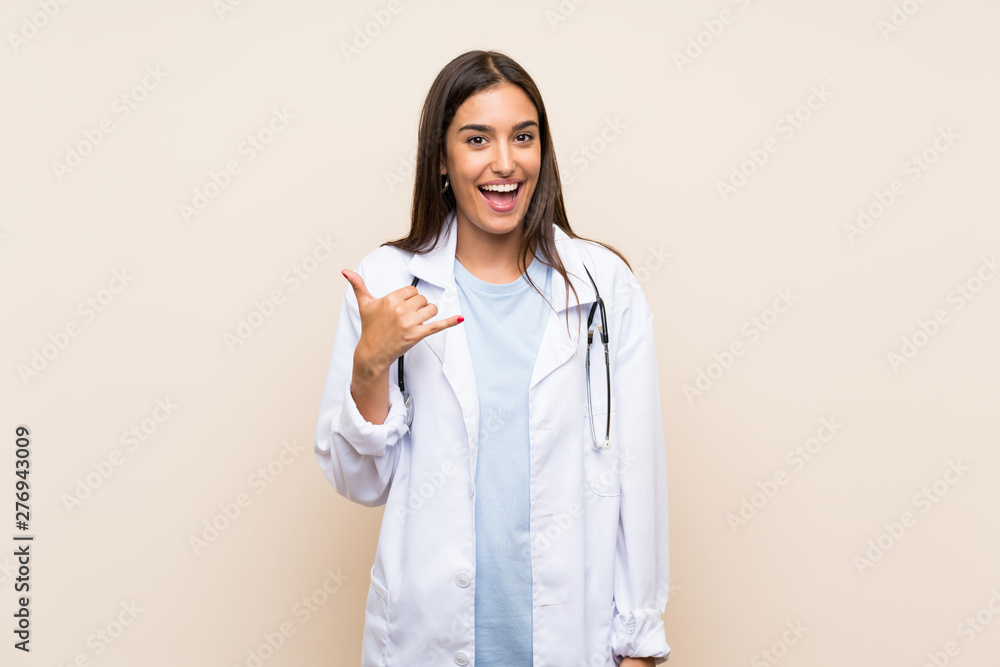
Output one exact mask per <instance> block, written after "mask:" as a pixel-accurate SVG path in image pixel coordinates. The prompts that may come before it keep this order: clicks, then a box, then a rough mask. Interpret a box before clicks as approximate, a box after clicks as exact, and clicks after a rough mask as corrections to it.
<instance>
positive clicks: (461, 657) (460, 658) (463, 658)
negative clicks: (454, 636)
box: [455, 651, 469, 665]
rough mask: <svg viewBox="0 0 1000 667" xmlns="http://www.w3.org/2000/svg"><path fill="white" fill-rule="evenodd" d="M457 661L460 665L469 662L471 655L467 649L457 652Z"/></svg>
mask: <svg viewBox="0 0 1000 667" xmlns="http://www.w3.org/2000/svg"><path fill="white" fill-rule="evenodd" d="M455 662H456V663H457V664H459V665H467V664H469V656H468V654H467V653H466V652H465V651H459V652H458V653H456V654H455Z"/></svg>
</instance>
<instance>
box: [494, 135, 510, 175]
mask: <svg viewBox="0 0 1000 667" xmlns="http://www.w3.org/2000/svg"><path fill="white" fill-rule="evenodd" d="M492 169H493V171H495V172H496V173H498V174H500V175H501V177H502V178H506V177H507V176H510V175H511V174H512V173H514V157H513V156H512V155H511V152H510V146H508V145H507V144H505V143H500V144H498V145H497V149H496V152H495V153H494V155H493V164H492Z"/></svg>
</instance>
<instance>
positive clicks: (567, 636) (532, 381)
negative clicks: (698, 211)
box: [315, 51, 670, 667]
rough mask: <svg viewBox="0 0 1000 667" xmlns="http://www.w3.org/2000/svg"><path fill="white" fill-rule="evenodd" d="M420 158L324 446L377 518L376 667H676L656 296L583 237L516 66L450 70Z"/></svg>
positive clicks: (483, 59)
mask: <svg viewBox="0 0 1000 667" xmlns="http://www.w3.org/2000/svg"><path fill="white" fill-rule="evenodd" d="M418 147H419V150H418V152H417V162H416V182H415V185H414V197H413V208H412V219H411V224H410V232H409V234H408V235H407V236H406V237H404V238H401V239H398V240H395V241H391V242H387V243H385V244H383V245H382V246H380V247H379V248H377V249H375V250H374V251H372V252H371V253H369V254H368V255H366V256H365V257H364V259H362V261H361V263H360V264H359V265H358V266H357V268H356V269H355V270H354V271H348V270H346V269H345V270H344V277H345V278H347V280H348V281H349V282H350V286H349V287H348V288H346V289H345V293H344V300H343V306H342V308H341V313H340V320H339V322H338V325H337V332H336V335H335V338H334V344H333V353H332V357H331V360H330V366H329V373H328V375H327V380H326V386H325V388H324V391H323V397H322V401H321V405H320V414H319V423H318V425H317V432H316V446H315V452H316V456H317V457H318V459H319V462H320V465H321V466H322V468H323V471H324V473H325V474H326V476H327V478H328V479H329V481H330V483H331V484H332V485H333V486H334V488H335V489H336V490H337V491H338V492H339V493H340V494H342V495H343V496H345V497H346V498H348V499H350V500H352V501H354V502H357V503H360V504H362V505H366V506H378V505H383V504H384V505H385V512H384V515H383V518H382V528H381V532H380V535H379V541H378V547H377V550H376V554H375V563H374V566H373V567H372V569H371V573H370V575H371V578H370V586H369V591H368V598H367V602H366V608H365V630H364V639H363V643H362V664H363V665H364V666H383V665H391V666H393V667H413V666H415V665H428V666H431V665H433V666H435V667H437V666H441V665H476V667H493V666H502V667H522V666H526V665H533V666H534V667H549V666H552V667H577V666H579V667H609V666H610V665H618V664H620V665H623V666H625V667H639V666H646V665H650V666H651V665H658V664H661V663H663V662H665V661H666V659H667V655H668V654H669V652H670V647H669V646H668V645H667V641H666V636H665V631H664V625H663V621H662V618H661V617H662V614H663V612H664V609H665V606H666V601H667V589H668V571H667V569H668V568H667V565H668V558H667V483H666V462H665V457H666V454H665V447H664V439H663V426H662V419H661V408H660V393H659V385H658V381H657V370H656V352H655V347H654V346H655V339H654V335H653V317H652V312H651V310H650V307H649V305H648V303H647V301H646V299H645V297H644V295H643V292H642V289H641V288H640V286H639V284H638V281H637V280H636V279H635V276H634V275H633V274H632V272H631V269H630V267H629V265H628V263H627V262H626V261H625V259H624V258H623V257H622V256H621V255H620V253H618V251H617V250H614V249H613V248H611V247H610V246H606V245H604V244H601V243H598V242H595V241H589V240H585V239H582V238H580V237H578V236H576V234H574V233H573V231H572V229H571V228H570V224H569V221H568V220H567V217H566V211H565V207H564V205H563V196H562V188H561V185H560V181H559V171H558V168H557V166H556V158H555V153H554V151H553V144H552V137H551V134H550V132H549V124H548V118H547V116H546V113H545V106H544V104H543V103H542V98H541V96H540V94H539V92H538V89H537V88H536V86H535V84H534V82H533V81H532V80H531V78H530V77H529V76H528V74H527V73H526V72H525V71H524V70H523V69H522V68H521V67H520V66H519V65H518V64H517V63H515V62H514V61H513V60H511V59H510V58H508V57H507V56H505V55H503V54H501V53H498V52H495V51H489V52H484V51H471V52H469V53H465V54H462V55H461V56H459V57H457V58H455V59H454V60H453V61H452V62H450V63H449V64H448V65H447V66H446V67H445V68H444V69H443V70H442V71H441V72H440V74H439V75H438V76H437V78H436V79H435V81H434V83H433V85H432V86H431V89H430V92H429V93H428V95H427V99H426V102H425V104H424V108H423V112H422V113H421V118H420V128H419V135H418ZM570 291H572V292H573V293H574V298H573V301H574V302H575V303H570V298H569V293H570ZM436 316H440V317H437V319H433V320H432V318H435V317H436ZM605 337H606V340H605ZM591 352H592V353H591Z"/></svg>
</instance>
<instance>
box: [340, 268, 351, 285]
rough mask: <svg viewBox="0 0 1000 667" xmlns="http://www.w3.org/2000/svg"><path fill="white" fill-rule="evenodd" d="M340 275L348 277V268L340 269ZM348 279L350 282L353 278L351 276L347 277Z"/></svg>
mask: <svg viewBox="0 0 1000 667" xmlns="http://www.w3.org/2000/svg"><path fill="white" fill-rule="evenodd" d="M340 275H342V276H344V277H345V278H347V271H346V270H343V269H342V270H341V271H340ZM347 280H348V282H350V280H351V279H350V278H347Z"/></svg>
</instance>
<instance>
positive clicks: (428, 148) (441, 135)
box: [382, 51, 632, 326]
mask: <svg viewBox="0 0 1000 667" xmlns="http://www.w3.org/2000/svg"><path fill="white" fill-rule="evenodd" d="M504 84H513V85H515V86H518V87H519V88H520V89H521V90H523V91H524V92H525V94H526V95H527V96H528V97H529V98H530V99H531V101H532V102H533V103H534V105H535V110H536V111H537V112H538V128H539V135H540V137H539V139H540V141H541V149H542V152H541V169H540V171H539V175H538V185H537V187H536V188H535V191H534V194H533V195H532V197H531V203H530V205H529V206H528V210H527V211H526V212H525V214H524V218H523V219H522V221H521V230H522V234H521V244H520V248H519V252H518V259H517V262H518V267H519V269H520V272H521V273H522V274H524V276H525V278H526V279H527V280H528V282H529V283H530V284H531V285H532V286H533V287H534V288H535V290H536V291H538V292H539V294H541V291H540V290H539V289H538V286H537V285H535V284H534V283H533V282H532V280H531V278H530V277H528V274H527V273H526V271H527V266H526V264H525V256H526V255H527V253H528V250H529V248H530V247H531V241H532V240H534V241H535V249H536V252H538V251H539V250H540V251H541V252H540V256H541V257H544V258H547V259H548V260H549V261H548V262H546V263H547V264H549V265H550V266H552V268H554V269H555V270H556V271H558V272H559V275H560V276H562V279H563V280H564V281H565V282H566V286H567V291H566V306H567V307H568V306H569V290H570V289H572V290H573V294H574V296H575V297H576V302H577V304H579V303H580V297H579V295H578V294H577V293H576V288H574V287H573V286H572V284H571V283H570V282H569V278H568V276H567V275H566V268H565V266H563V263H562V260H561V259H560V257H559V254H558V252H556V244H555V233H554V231H553V227H552V226H553V225H558V226H559V227H560V229H562V230H563V231H564V232H565V233H566V235H567V236H569V237H570V238H576V239H583V240H587V241H590V240H592V239H584V237H582V236H577V234H575V233H574V232H573V229H572V228H571V227H570V224H569V218H568V217H567V216H566V207H565V205H564V203H563V193H562V183H561V182H560V180H559V167H558V165H557V164H556V154H555V150H554V149H553V145H552V135H551V133H550V132H549V118H548V115H547V114H546V113H545V104H544V103H543V102H542V96H541V93H539V92H538V87H537V86H536V85H535V82H534V81H533V80H532V79H531V77H530V76H528V73H527V72H526V71H525V70H524V68H522V67H521V66H520V65H518V64H517V63H516V62H514V60H512V59H511V58H510V57H508V56H506V55H504V54H503V53H500V52H499V51H468V52H466V53H463V54H462V55H460V56H458V57H457V58H455V59H454V60H452V61H451V62H450V63H448V64H447V65H446V66H445V67H444V69H442V70H441V72H440V73H439V74H438V75H437V78H436V79H434V83H433V84H431V88H430V91H429V92H428V93H427V99H426V100H425V101H424V107H423V110H422V111H421V112H420V127H419V131H418V133H417V161H416V167H415V170H414V171H415V180H414V183H413V205H412V208H411V213H410V233H409V234H407V235H406V236H405V237H403V238H400V239H395V240H393V241H386V242H385V243H383V244H382V245H390V246H394V247H396V248H399V249H401V250H405V251H407V252H411V253H420V254H422V253H426V252H429V251H430V250H431V249H432V248H433V247H434V246H435V245H436V244H437V241H438V238H439V237H440V235H441V230H442V229H443V228H444V222H445V220H446V218H447V216H448V214H449V213H451V212H452V211H454V210H455V206H456V204H455V195H454V193H453V190H452V189H451V188H449V189H448V190H447V191H446V192H444V193H442V192H441V189H442V187H443V185H444V181H443V178H442V175H441V174H440V172H439V166H440V163H441V161H442V160H444V159H445V155H446V153H445V135H446V133H447V131H448V127H449V126H450V125H451V122H452V120H453V119H454V117H455V112H456V111H457V110H458V108H459V107H460V106H461V105H462V103H463V102H465V100H466V99H468V98H469V97H471V96H472V95H474V94H476V93H478V92H481V91H484V90H488V89H492V88H496V87H498V86H502V85H504ZM594 242H595V243H599V244H600V245H602V246H604V247H605V248H607V249H608V250H610V251H612V252H613V253H615V254H616V255H618V256H619V257H620V258H621V259H622V261H623V262H625V265H626V266H628V267H629V270H631V269H632V266H631V265H630V264H629V263H628V260H627V259H625V256H624V255H623V254H622V253H621V252H619V251H618V250H616V249H615V248H613V247H611V246H610V245H608V244H606V243H602V242H601V241H594ZM543 297H544V295H543ZM567 326H568V320H567Z"/></svg>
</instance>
